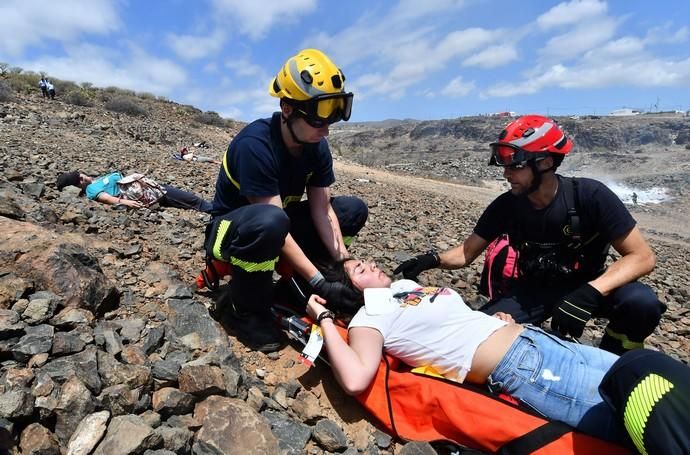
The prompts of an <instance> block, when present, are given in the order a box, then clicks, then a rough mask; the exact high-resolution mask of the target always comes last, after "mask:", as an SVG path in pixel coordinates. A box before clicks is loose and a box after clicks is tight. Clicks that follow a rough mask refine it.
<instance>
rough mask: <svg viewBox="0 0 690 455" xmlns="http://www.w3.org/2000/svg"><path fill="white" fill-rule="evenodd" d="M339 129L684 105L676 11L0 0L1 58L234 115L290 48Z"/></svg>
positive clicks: (667, 4)
mask: <svg viewBox="0 0 690 455" xmlns="http://www.w3.org/2000/svg"><path fill="white" fill-rule="evenodd" d="M306 47H315V48H318V49H321V50H323V51H325V52H326V53H327V54H328V55H329V56H330V57H331V58H332V59H333V61H334V62H335V63H336V64H337V65H338V66H339V67H340V68H341V69H342V70H343V72H344V73H345V76H346V77H347V81H346V85H347V89H348V90H351V91H353V92H354V93H355V103H354V108H353V114H352V118H351V120H352V121H369V120H383V119H389V118H417V119H438V118H452V117H458V116H463V115H474V114H482V113H491V112H500V111H515V112H518V113H529V112H538V113H545V114H550V115H565V114H605V113H607V112H609V111H611V110H614V109H619V108H623V107H629V108H636V109H644V110H648V109H650V108H652V109H654V107H653V106H654V105H657V108H658V109H663V110H670V109H682V110H689V109H690V2H689V1H687V0H669V1H657V2H652V1H648V0H626V1H623V0H619V1H608V2H607V1H599V0H572V1H566V2H557V1H527V2H515V1H510V0H399V1H381V2H376V1H371V0H367V1H364V0H362V1H360V0H349V1H344V2H334V1H324V0H322V1H317V0H255V1H251V0H196V1H193V0H167V1H163V0H149V1H139V0H83V1H82V0H59V1H56V0H51V1H38V0H2V2H0V62H6V63H9V64H10V65H12V66H19V67H22V68H24V69H26V70H34V71H45V72H47V73H48V75H49V76H53V77H57V78H60V79H66V80H72V81H75V82H91V83H93V84H94V85H95V86H98V87H107V86H113V85H114V86H118V87H122V88H129V89H132V90H135V91H138V92H150V93H154V94H156V95H162V96H166V97H168V98H169V99H171V100H174V101H176V102H180V103H185V104H192V105H194V106H197V107H199V108H200V109H203V110H212V111H216V112H218V113H219V114H221V115H222V116H224V117H228V118H234V119H238V120H245V121H249V120H252V119H254V118H257V117H265V116H267V115H269V114H270V113H271V112H272V111H274V110H276V109H277V105H278V103H277V100H276V99H274V98H271V97H270V96H269V95H268V92H267V88H268V84H269V82H270V81H271V79H272V78H273V76H274V75H275V73H276V72H277V71H278V69H279V68H280V67H281V66H282V64H283V62H284V61H285V60H286V59H287V58H288V57H289V56H291V55H294V54H295V53H297V51H299V50H300V49H302V48H306Z"/></svg>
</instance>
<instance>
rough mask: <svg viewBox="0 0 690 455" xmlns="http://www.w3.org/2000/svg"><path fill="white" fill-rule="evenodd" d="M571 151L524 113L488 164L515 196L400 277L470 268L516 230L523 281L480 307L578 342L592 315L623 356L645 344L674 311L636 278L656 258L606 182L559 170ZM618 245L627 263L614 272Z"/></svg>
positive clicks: (407, 265) (604, 343)
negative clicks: (604, 322) (546, 325)
mask: <svg viewBox="0 0 690 455" xmlns="http://www.w3.org/2000/svg"><path fill="white" fill-rule="evenodd" d="M572 146H573V143H572V141H571V140H570V139H569V138H568V137H566V135H565V134H564V133H563V131H562V130H561V128H560V127H559V126H558V125H557V124H556V122H555V121H554V120H552V119H549V118H547V117H543V116H540V115H526V116H523V117H520V118H519V119H517V120H515V121H513V122H512V123H510V124H509V125H508V126H506V128H505V129H504V130H503V131H501V133H500V135H499V138H498V141H497V142H494V143H492V144H491V160H490V162H489V164H491V165H496V166H501V167H503V176H504V177H505V179H506V180H507V181H508V183H510V191H508V192H506V193H504V194H502V195H501V196H499V197H498V198H496V199H495V200H494V201H493V202H492V203H491V204H490V205H489V206H488V207H487V208H486V210H485V211H484V213H483V214H482V216H481V217H480V218H479V221H478V222H477V224H476V226H475V228H474V232H473V233H472V234H471V235H470V236H469V237H468V238H467V239H466V240H465V241H464V242H463V243H462V245H460V246H458V247H455V248H452V249H450V250H448V251H445V252H443V253H440V254H439V253H436V252H429V253H426V254H422V255H419V256H416V257H415V258H412V259H409V260H407V261H405V262H403V263H402V264H400V265H399V266H398V267H397V268H396V269H395V273H402V274H403V275H404V276H405V278H411V279H414V278H415V277H416V276H417V275H418V274H419V273H421V272H422V271H424V270H428V269H431V268H434V267H439V268H444V269H457V268H460V267H465V266H467V265H469V264H471V263H472V261H474V260H475V259H476V258H477V257H478V256H479V255H480V254H481V253H482V252H483V251H484V250H485V249H486V248H487V246H489V244H491V243H492V242H493V241H494V240H495V239H497V238H498V237H499V236H500V235H502V234H508V236H509V239H510V244H511V246H512V247H513V248H514V249H515V250H516V251H517V278H516V279H515V280H514V281H513V283H512V286H511V287H510V289H508V290H507V291H506V292H504V293H503V294H502V295H500V296H498V297H494V298H493V299H492V300H491V301H490V302H489V303H488V304H487V305H485V306H484V307H483V308H482V311H485V312H487V313H489V314H493V313H496V312H498V311H502V312H505V313H509V314H511V315H512V316H513V318H514V319H515V320H516V321H517V322H521V323H534V324H541V323H542V322H544V321H545V320H546V319H548V318H549V317H550V316H551V317H552V322H551V327H552V329H554V330H555V331H557V332H560V333H561V334H562V335H570V336H572V337H575V338H578V337H580V336H581V335H582V333H583V330H584V327H585V325H586V323H587V321H588V320H589V319H590V318H591V317H606V318H608V319H609V321H610V322H609V325H608V326H607V328H606V333H605V334H604V336H603V338H602V340H601V344H600V347H601V348H603V349H606V350H609V351H611V352H614V353H618V354H620V353H623V352H625V351H627V350H629V349H633V348H639V347H642V346H643V341H644V339H645V338H646V337H647V336H649V335H650V334H651V333H652V331H653V330H654V328H655V327H656V326H657V325H658V323H659V320H660V319H661V315H662V314H663V312H664V311H665V310H666V307H665V305H664V304H663V303H661V302H660V301H659V300H658V298H657V297H656V295H655V293H654V292H653V291H652V289H651V288H650V287H649V286H647V285H644V284H642V283H640V282H638V281H637V279H638V278H640V277H642V276H644V275H647V274H648V273H650V272H651V271H652V269H653V268H654V266H655V263H656V258H655V256H654V253H653V252H652V250H651V248H650V247H649V245H648V244H647V242H646V241H645V239H644V238H643V237H642V234H641V232H640V230H639V229H638V228H637V227H636V225H635V224H636V222H635V220H634V219H633V218H632V216H631V215H630V213H629V212H628V210H627V209H626V208H625V206H624V205H623V203H622V202H621V201H620V199H619V198H618V197H617V196H616V195H615V194H614V193H613V192H612V191H611V190H609V189H608V188H607V187H606V186H605V185H604V184H602V183H601V182H598V181H596V180H592V179H587V178H577V179H574V178H566V177H563V176H561V175H558V174H556V169H557V168H558V166H559V165H560V164H561V162H562V161H563V158H564V157H565V155H567V154H568V153H569V152H570V150H571V149H572ZM611 246H613V248H614V249H615V250H616V251H617V252H618V253H619V254H620V258H618V260H616V261H615V262H614V263H612V264H611V265H610V266H609V267H608V268H607V267H606V266H605V261H606V257H607V254H608V251H609V248H610V247H611Z"/></svg>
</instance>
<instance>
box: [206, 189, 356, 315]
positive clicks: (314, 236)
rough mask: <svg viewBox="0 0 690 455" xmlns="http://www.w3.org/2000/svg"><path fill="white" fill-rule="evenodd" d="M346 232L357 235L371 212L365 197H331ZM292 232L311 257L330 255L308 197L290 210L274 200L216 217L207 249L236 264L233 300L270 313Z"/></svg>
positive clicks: (207, 237)
mask: <svg viewBox="0 0 690 455" xmlns="http://www.w3.org/2000/svg"><path fill="white" fill-rule="evenodd" d="M331 205H332V206H333V210H334V212H335V214H336V216H337V217H338V222H339V224H340V229H341V232H342V234H343V236H346V237H351V236H354V235H356V234H357V233H358V232H359V231H360V230H361V229H362V227H363V226H364V223H365V222H366V220H367V217H368V214H369V211H368V208H367V206H366V204H365V203H364V202H363V201H362V200H361V199H359V198H356V197H349V196H341V197H335V198H332V199H331ZM288 232H289V233H290V234H292V236H293V237H294V239H295V241H296V242H297V244H298V245H299V246H300V248H302V250H303V251H304V253H305V254H306V255H307V257H309V258H310V259H316V258H321V257H323V256H324V255H326V256H327V255H328V251H327V250H326V247H325V246H324V245H323V243H322V242H321V239H320V238H319V236H318V233H317V231H316V228H315V226H314V223H313V221H312V219H311V214H310V212H309V205H308V202H307V201H303V202H298V203H293V204H291V205H290V206H288V207H287V208H286V209H285V210H283V209H280V208H279V207H276V206H273V205H270V204H250V205H246V206H243V207H240V208H238V209H235V210H233V211H232V212H230V213H228V214H226V215H223V216H219V217H216V218H214V219H213V220H212V221H211V223H210V224H209V225H208V227H207V231H206V251H207V253H208V254H210V255H211V256H212V257H213V258H215V259H220V260H223V261H226V262H230V263H232V265H233V272H232V281H231V292H230V295H231V297H232V300H233V304H234V305H235V306H236V307H238V308H241V309H242V310H244V311H249V312H260V313H264V312H265V311H266V310H267V309H268V308H270V305H271V304H272V302H273V296H272V275H273V270H274V269H275V264H276V262H277V260H278V256H279V255H280V250H281V249H282V247H283V244H284V243H285V237H286V235H287V234H288Z"/></svg>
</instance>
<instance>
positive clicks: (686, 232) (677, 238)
mask: <svg viewBox="0 0 690 455" xmlns="http://www.w3.org/2000/svg"><path fill="white" fill-rule="evenodd" d="M335 168H336V174H337V175H338V176H339V178H343V177H345V176H348V177H349V178H353V179H366V180H370V181H373V182H378V183H385V184H387V185H391V186H394V187H395V186H404V187H406V188H408V189H410V188H412V189H419V190H420V191H426V192H429V193H433V194H439V195H443V196H446V197H448V198H452V199H456V200H466V201H474V202H477V203H479V204H481V205H488V204H489V203H490V202H491V201H492V200H493V199H494V198H495V197H496V196H498V195H499V194H501V193H502V192H503V191H505V186H503V185H502V182H500V181H491V182H485V184H486V185H487V186H488V187H487V188H481V187H475V186H467V185H460V184H458V183H453V182H443V181H440V180H433V179H428V178H422V177H414V176H411V175H401V174H394V173H391V172H388V171H384V170H381V169H375V168H368V167H364V166H360V165H358V164H353V163H348V162H343V161H335ZM683 205H685V204H684V203H682V202H678V201H676V202H675V203H674V204H673V207H667V206H666V205H665V204H650V205H647V206H637V207H633V208H631V212H632V214H633V216H634V218H635V219H636V220H637V222H638V225H639V226H640V229H641V230H642V231H643V233H644V234H645V236H647V237H648V238H649V239H655V240H657V241H663V242H668V243H673V244H678V245H682V246H683V247H685V248H690V207H685V209H683Z"/></svg>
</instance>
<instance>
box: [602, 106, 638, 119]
mask: <svg viewBox="0 0 690 455" xmlns="http://www.w3.org/2000/svg"><path fill="white" fill-rule="evenodd" d="M641 113H642V111H638V110H636V109H628V108H625V109H616V110H615V111H611V112H609V115H613V116H618V117H622V116H625V115H640V114H641Z"/></svg>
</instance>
